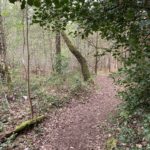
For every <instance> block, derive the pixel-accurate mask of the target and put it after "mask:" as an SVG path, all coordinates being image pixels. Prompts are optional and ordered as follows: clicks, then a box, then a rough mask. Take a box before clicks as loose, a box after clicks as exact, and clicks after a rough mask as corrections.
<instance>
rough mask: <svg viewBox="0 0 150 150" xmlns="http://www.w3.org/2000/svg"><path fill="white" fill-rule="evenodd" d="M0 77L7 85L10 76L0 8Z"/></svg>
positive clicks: (9, 81)
mask: <svg viewBox="0 0 150 150" xmlns="http://www.w3.org/2000/svg"><path fill="white" fill-rule="evenodd" d="M0 78H1V79H2V80H3V81H5V83H7V84H8V85H10V83H11V77H10V73H9V70H8V65H7V62H6V41H5V34H4V28H3V18H2V15H1V10H0Z"/></svg>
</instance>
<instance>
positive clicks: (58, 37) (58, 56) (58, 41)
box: [55, 32, 62, 74]
mask: <svg viewBox="0 0 150 150" xmlns="http://www.w3.org/2000/svg"><path fill="white" fill-rule="evenodd" d="M61 66H62V65H61V34H60V32H56V66H55V67H56V68H55V69H56V72H57V73H58V74H61V72H62V68H61Z"/></svg>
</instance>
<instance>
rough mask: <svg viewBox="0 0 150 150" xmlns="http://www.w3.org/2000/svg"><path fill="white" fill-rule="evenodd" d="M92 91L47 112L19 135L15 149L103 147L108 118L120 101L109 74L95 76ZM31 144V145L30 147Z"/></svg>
mask: <svg viewBox="0 0 150 150" xmlns="http://www.w3.org/2000/svg"><path fill="white" fill-rule="evenodd" d="M95 83H96V88H94V90H93V91H92V92H90V94H85V95H84V96H82V98H81V99H78V98H80V97H76V96H75V97H74V98H72V100H71V101H70V102H69V103H67V104H66V105H65V106H63V107H62V108H59V109H54V110H53V111H52V112H50V113H48V114H47V118H46V119H45V121H44V122H43V123H41V124H40V125H38V126H37V127H35V129H34V130H31V131H30V132H26V133H25V134H22V135H20V136H18V137H17V139H16V140H15V143H16V144H15V145H16V146H14V148H13V149H15V150H22V149H23V150H31V149H33V150H104V149H105V148H104V147H105V143H106V139H107V138H108V134H106V130H109V129H108V128H109V125H108V123H107V122H108V120H109V119H110V118H111V116H112V115H114V113H115V112H116V108H117V106H118V104H119V103H120V100H119V99H118V98H117V97H116V92H117V87H116V86H115V85H114V84H113V81H112V79H110V78H109V77H108V76H106V75H101V76H98V77H97V78H96V79H95ZM31 145H32V146H31Z"/></svg>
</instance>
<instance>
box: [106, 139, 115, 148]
mask: <svg viewBox="0 0 150 150" xmlns="http://www.w3.org/2000/svg"><path fill="white" fill-rule="evenodd" d="M116 146H117V140H116V139H115V138H113V137H111V138H109V139H108V140H107V142H106V147H107V150H113V149H114V148H116Z"/></svg>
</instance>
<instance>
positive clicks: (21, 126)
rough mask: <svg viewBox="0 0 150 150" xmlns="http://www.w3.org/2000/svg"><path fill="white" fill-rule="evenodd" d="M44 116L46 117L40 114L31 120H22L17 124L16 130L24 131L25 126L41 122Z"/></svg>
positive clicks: (16, 131)
mask: <svg viewBox="0 0 150 150" xmlns="http://www.w3.org/2000/svg"><path fill="white" fill-rule="evenodd" d="M44 118H45V116H39V117H36V118H33V119H30V120H27V121H25V122H22V123H21V124H20V125H18V126H16V128H15V130H14V132H15V133H18V132H20V131H22V130H23V129H25V128H27V127H29V126H31V125H33V124H35V123H38V122H40V121H41V120H43V119H44Z"/></svg>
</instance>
